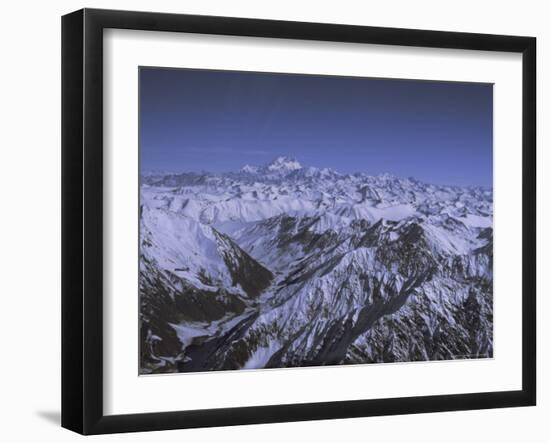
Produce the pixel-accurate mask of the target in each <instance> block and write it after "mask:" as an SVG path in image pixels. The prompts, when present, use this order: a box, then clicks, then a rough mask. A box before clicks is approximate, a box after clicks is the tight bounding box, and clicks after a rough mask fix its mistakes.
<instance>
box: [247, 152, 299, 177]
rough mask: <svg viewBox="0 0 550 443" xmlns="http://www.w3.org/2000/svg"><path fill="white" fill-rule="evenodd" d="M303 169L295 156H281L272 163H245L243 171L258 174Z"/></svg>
mask: <svg viewBox="0 0 550 443" xmlns="http://www.w3.org/2000/svg"><path fill="white" fill-rule="evenodd" d="M299 169H303V167H302V165H301V164H300V162H299V161H297V160H296V159H294V158H291V157H286V156H279V157H277V158H276V159H274V160H273V161H271V162H270V163H268V164H266V165H263V166H254V165H244V166H243V167H242V168H241V172H244V173H246V174H258V173H274V172H275V173H279V174H286V173H288V172H292V171H297V170H299Z"/></svg>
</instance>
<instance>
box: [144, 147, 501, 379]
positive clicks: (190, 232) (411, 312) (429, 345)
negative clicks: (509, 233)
mask: <svg viewBox="0 0 550 443" xmlns="http://www.w3.org/2000/svg"><path fill="white" fill-rule="evenodd" d="M139 219H140V267H139V292H140V294H139V295H140V368H139V369H140V374H151V373H174V372H195V371H212V370H229V369H260V368H281V367H302V366H323V365H337V364H362V363H381V362H384V363H389V362H411V361H431V360H455V359H464V358H491V357H492V355H493V290H492V287H493V283H492V282H493V273H492V272H493V271H492V268H493V229H492V226H493V193H492V189H490V188H483V187H458V186H444V185H435V184H429V183H424V182H421V181H419V180H416V179H415V178H411V177H409V178H401V177H395V176H392V175H389V174H384V175H378V176H370V175H367V174H365V173H356V174H341V173H338V172H336V171H334V170H332V169H328V168H315V167H304V166H302V165H301V164H300V162H298V161H297V160H296V159H292V158H288V157H284V156H281V157H278V158H276V159H275V160H274V161H272V162H271V163H269V164H266V165H259V166H258V165H245V166H243V167H242V168H241V169H240V170H239V171H236V172H226V173H208V172H201V173H197V172H187V173H165V174H143V175H141V176H140V214H139Z"/></svg>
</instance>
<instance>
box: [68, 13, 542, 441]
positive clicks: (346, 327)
mask: <svg viewBox="0 0 550 443" xmlns="http://www.w3.org/2000/svg"><path fill="white" fill-rule="evenodd" d="M535 51H536V41H535V39H534V38H532V37H516V36H499V35H485V34H466V33H453V32H439V31H421V30H409V29H388V28H375V27H362V26H348V25H339V24H319V23H299V22H282V21H271V20H256V19H242V18H228V17H208V16H191V15H176V14H160V13H148V12H124V11H108V10H92V9H84V10H80V11H77V12H74V13H72V14H69V15H66V16H64V17H63V20H62V57H63V66H62V76H63V78H62V90H63V94H62V108H63V111H62V120H63V128H62V144H63V146H62V160H63V165H62V171H63V211H62V212H63V214H62V219H63V226H62V238H63V245H62V252H63V265H62V268H63V276H62V280H63V294H62V297H63V301H62V307H63V312H62V321H63V325H62V334H63V337H62V344H63V346H62V351H63V352H62V358H63V361H62V370H63V374H62V425H63V426H64V427H66V428H68V429H71V430H73V431H76V432H79V433H82V434H101V433H114V432H130V431H148V430H161V429H176V428H191V427H206V426H227V425H237V424H251V423H271V422H282V421H299V420H317V419H328V418H345V417H360V416H377V415H388V414H410V413H423V412H434V411H454V410H465V409H483V408H499V407H513V406H529V405H534V404H535V401H536V400H535V399H536V373H535V368H536V355H535V349H536V342H535V339H536V337H535V330H536V326H535V306H536V303H535V295H536V294H535V288H536V285H535V258H536V215H535V203H536V184H535V183H536V181H535V169H536V159H535V129H536V128H535V121H536V120H535V109H536V106H535V72H536V69H535V60H536V52H535Z"/></svg>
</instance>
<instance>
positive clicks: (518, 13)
mask: <svg viewBox="0 0 550 443" xmlns="http://www.w3.org/2000/svg"><path fill="white" fill-rule="evenodd" d="M545 3H546V2H543V1H536V0H523V1H521V2H520V1H517V0H515V1H485V2H480V1H479V0H477V1H470V0H461V1H460V2H452V3H450V2H442V1H430V0H415V1H407V0H399V1H392V2H390V1H386V2H384V1H380V0H378V1H376V2H368V1H363V2H353V1H351V0H349V1H348V0H339V1H337V2H334V1H333V2H324V1H320V0H317V1H312V2H308V1H305V0H301V1H300V0H288V1H287V0H277V1H265V2H262V1H253V0H233V1H231V2H227V1H223V0H201V1H198V0H196V1H187V0H180V1H177V2H175V1H173V2H170V1H167V0H156V1H154V2H153V1H151V0H149V1H146V0H133V1H130V0H112V1H106V0H103V1H98V0H89V1H87V2H81V1H66V0H53V1H50V2H39V1H27V2H23V1H20V2H15V1H11V2H9V3H8V2H5V3H4V4H3V5H2V23H1V25H0V33H1V38H0V56H1V63H2V65H1V67H0V122H1V124H0V141H1V147H0V202H1V205H0V207H1V208H2V212H1V215H2V216H1V217H0V270H1V272H0V279H1V285H0V288H1V292H0V297H1V298H0V300H1V305H0V306H1V311H0V343H1V348H0V367H1V368H2V372H1V376H0V422H1V423H2V425H1V426H0V438H1V439H2V440H3V441H7V442H18V441H56V442H65V441H75V440H80V439H83V438H84V437H80V436H78V435H76V434H74V433H71V432H69V431H66V430H63V429H61V428H60V427H59V410H60V282H61V277H60V209H61V203H60V173H61V172H60V63H61V60H60V52H61V51H60V16H61V15H62V14H65V13H68V12H71V11H73V10H76V9H79V8H81V7H84V6H87V7H96V8H115V9H135V10H155V11H165V12H176V13H192V14H210V15H229V16H231V15H232V16H241V17H256V18H274V19H282V20H301V21H318V22H333V23H349V24H357V25H374V26H391V27H410V28H419V29H438V30H449V31H470V32H483V33H497V34H517V35H531V36H536V37H537V38H538V134H539V135H538V147H539V198H538V200H539V269H538V271H539V276H540V277H539V304H538V310H539V316H538V317H539V322H538V324H539V345H538V349H539V365H538V366H539V367H538V369H539V391H538V392H539V394H538V396H539V406H537V407H534V408H518V409H501V410H493V411H470V412H458V413H456V412H453V413H439V414H423V415H414V416H399V417H379V418H365V419H348V420H330V421H318V422H306V423H290V424H289V423H286V424H276V425H256V426H241V427H233V428H218V429H198V430H187V431H164V432H156V433H142V434H127V435H115V436H101V437H95V438H93V440H94V441H113V440H116V441H119V440H120V441H132V442H134V441H136V442H164V441H182V440H184V441H185V440H187V441H190V440H195V441H201V442H214V441H219V440H221V439H223V441H224V442H232V441H239V442H243V441H245V442H246V441H255V442H256V441H263V442H280V441H299V440H304V439H307V440H311V441H321V442H324V441H327V442H328V441H335V440H336V441H338V440H343V439H348V438H349V439H353V440H355V439H358V440H362V441H364V440H372V439H374V440H378V441H399V440H403V441H407V442H415V441H422V442H432V441H433V442H436V441H437V442H441V441H445V442H449V443H450V442H464V441H465V440H469V441H499V442H507V441H531V442H543V441H548V439H549V437H550V425H549V419H550V382H549V381H548V377H549V375H548V374H550V361H549V358H550V350H549V348H548V344H547V343H548V341H549V340H550V326H549V324H548V323H545V322H544V321H543V319H544V317H545V316H544V312H545V311H546V310H547V309H549V307H550V303H549V302H548V301H547V300H546V299H545V298H544V296H545V293H547V292H548V290H549V289H550V277H548V275H549V271H548V270H547V269H546V267H547V266H550V236H549V235H548V234H547V233H545V232H543V229H541V227H543V226H544V224H545V223H547V222H549V220H550V213H549V210H550V202H549V201H548V199H546V198H545V196H547V195H550V189H549V186H550V180H549V179H548V178H545V177H543V170H547V171H548V172H549V173H550V164H548V163H549V162H550V160H549V159H550V156H547V155H545V154H544V152H542V151H543V143H544V139H543V137H544V136H545V134H546V127H548V126H547V125H548V121H550V111H548V108H547V105H549V104H550V96H549V92H548V91H549V90H548V89H546V88H545V85H544V84H543V82H544V77H547V78H548V77H549V76H550V66H549V63H550V60H549V57H550V27H549V26H548V17H549V16H550V10H547V9H548V8H547V7H546V5H545ZM545 126H546V127H545ZM544 200H546V201H544ZM542 249H544V251H541V250H542Z"/></svg>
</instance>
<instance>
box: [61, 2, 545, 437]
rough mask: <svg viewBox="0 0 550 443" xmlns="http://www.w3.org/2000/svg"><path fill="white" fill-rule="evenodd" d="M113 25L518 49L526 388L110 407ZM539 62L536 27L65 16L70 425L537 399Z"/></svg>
mask: <svg viewBox="0 0 550 443" xmlns="http://www.w3.org/2000/svg"><path fill="white" fill-rule="evenodd" d="M107 28H118V29H133V30H148V31H172V32H192V33H200V34H217V35H233V36H253V37H271V38H282V39H302V40H318V41H332V42H354V43H370V44H378V45H398V46H418V47H431V48H455V49H470V50H481V51H504V52H513V53H520V54H522V63H523V80H522V81H523V98H522V100H523V105H522V106H523V108H522V127H523V136H522V137H523V139H522V142H523V146H522V149H523V165H522V166H523V189H522V195H523V214H522V220H523V228H522V229H523V232H522V240H523V257H522V263H523V269H522V279H523V280H522V288H523V291H522V322H523V323H522V389H521V390H517V391H505V392H478V393H465V394H457V395H435V396H421V397H402V398H391V399H371V400H358V401H336V402H324V403H308V404H287V405H284V404H283V405H266V406H261V407H238V408H230V409H209V410H191V411H177V412H160V413H143V414H131V415H104V413H103V407H102V405H103V341H102V340H103V338H102V327H103V318H102V315H103V299H102V283H103V276H102V268H103V247H102V244H103V228H102V220H103V209H102V207H103V199H102V192H103V181H102V178H103V166H102V164H103V147H102V139H103V111H102V109H103V88H102V83H103V38H102V37H103V30H104V29H107ZM535 66H536V39H535V38H533V37H516V36H503V35H485V34H471V33H456V32H440V31H423V30H411V29H390V28H378V27H364V26H348V25H337V24H319V23H300V22H288V21H274V20H257V19H243V18H229V17H210V16H196V15H179V14H164V13H149V12H127V11H110V10H97V9H83V10H79V11H76V12H73V13H71V14H68V15H65V16H64V17H63V18H62V426H63V427H65V428H68V429H71V430H73V431H76V432H79V433H82V434H104V433H116V432H132V431H151V430H162V429H178V428H195V427H211V426H228V425H239V424H254V423H273V422H284V421H301V420H319V419H329V418H346V417H363V416H380V415H391V414H413V413H425V412H436V411H458V410H467V409H485V408H502V407H513V406H531V405H535V403H536V315H535V314H536V312H535V311H536V301H535V299H536V275H535V272H536V271H535V264H536V149H535V148H536V146H535V144H536V141H535V140H536V137H535V133H536V119H535V113H536V97H535V95H536V89H535V85H536V69H535Z"/></svg>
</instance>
